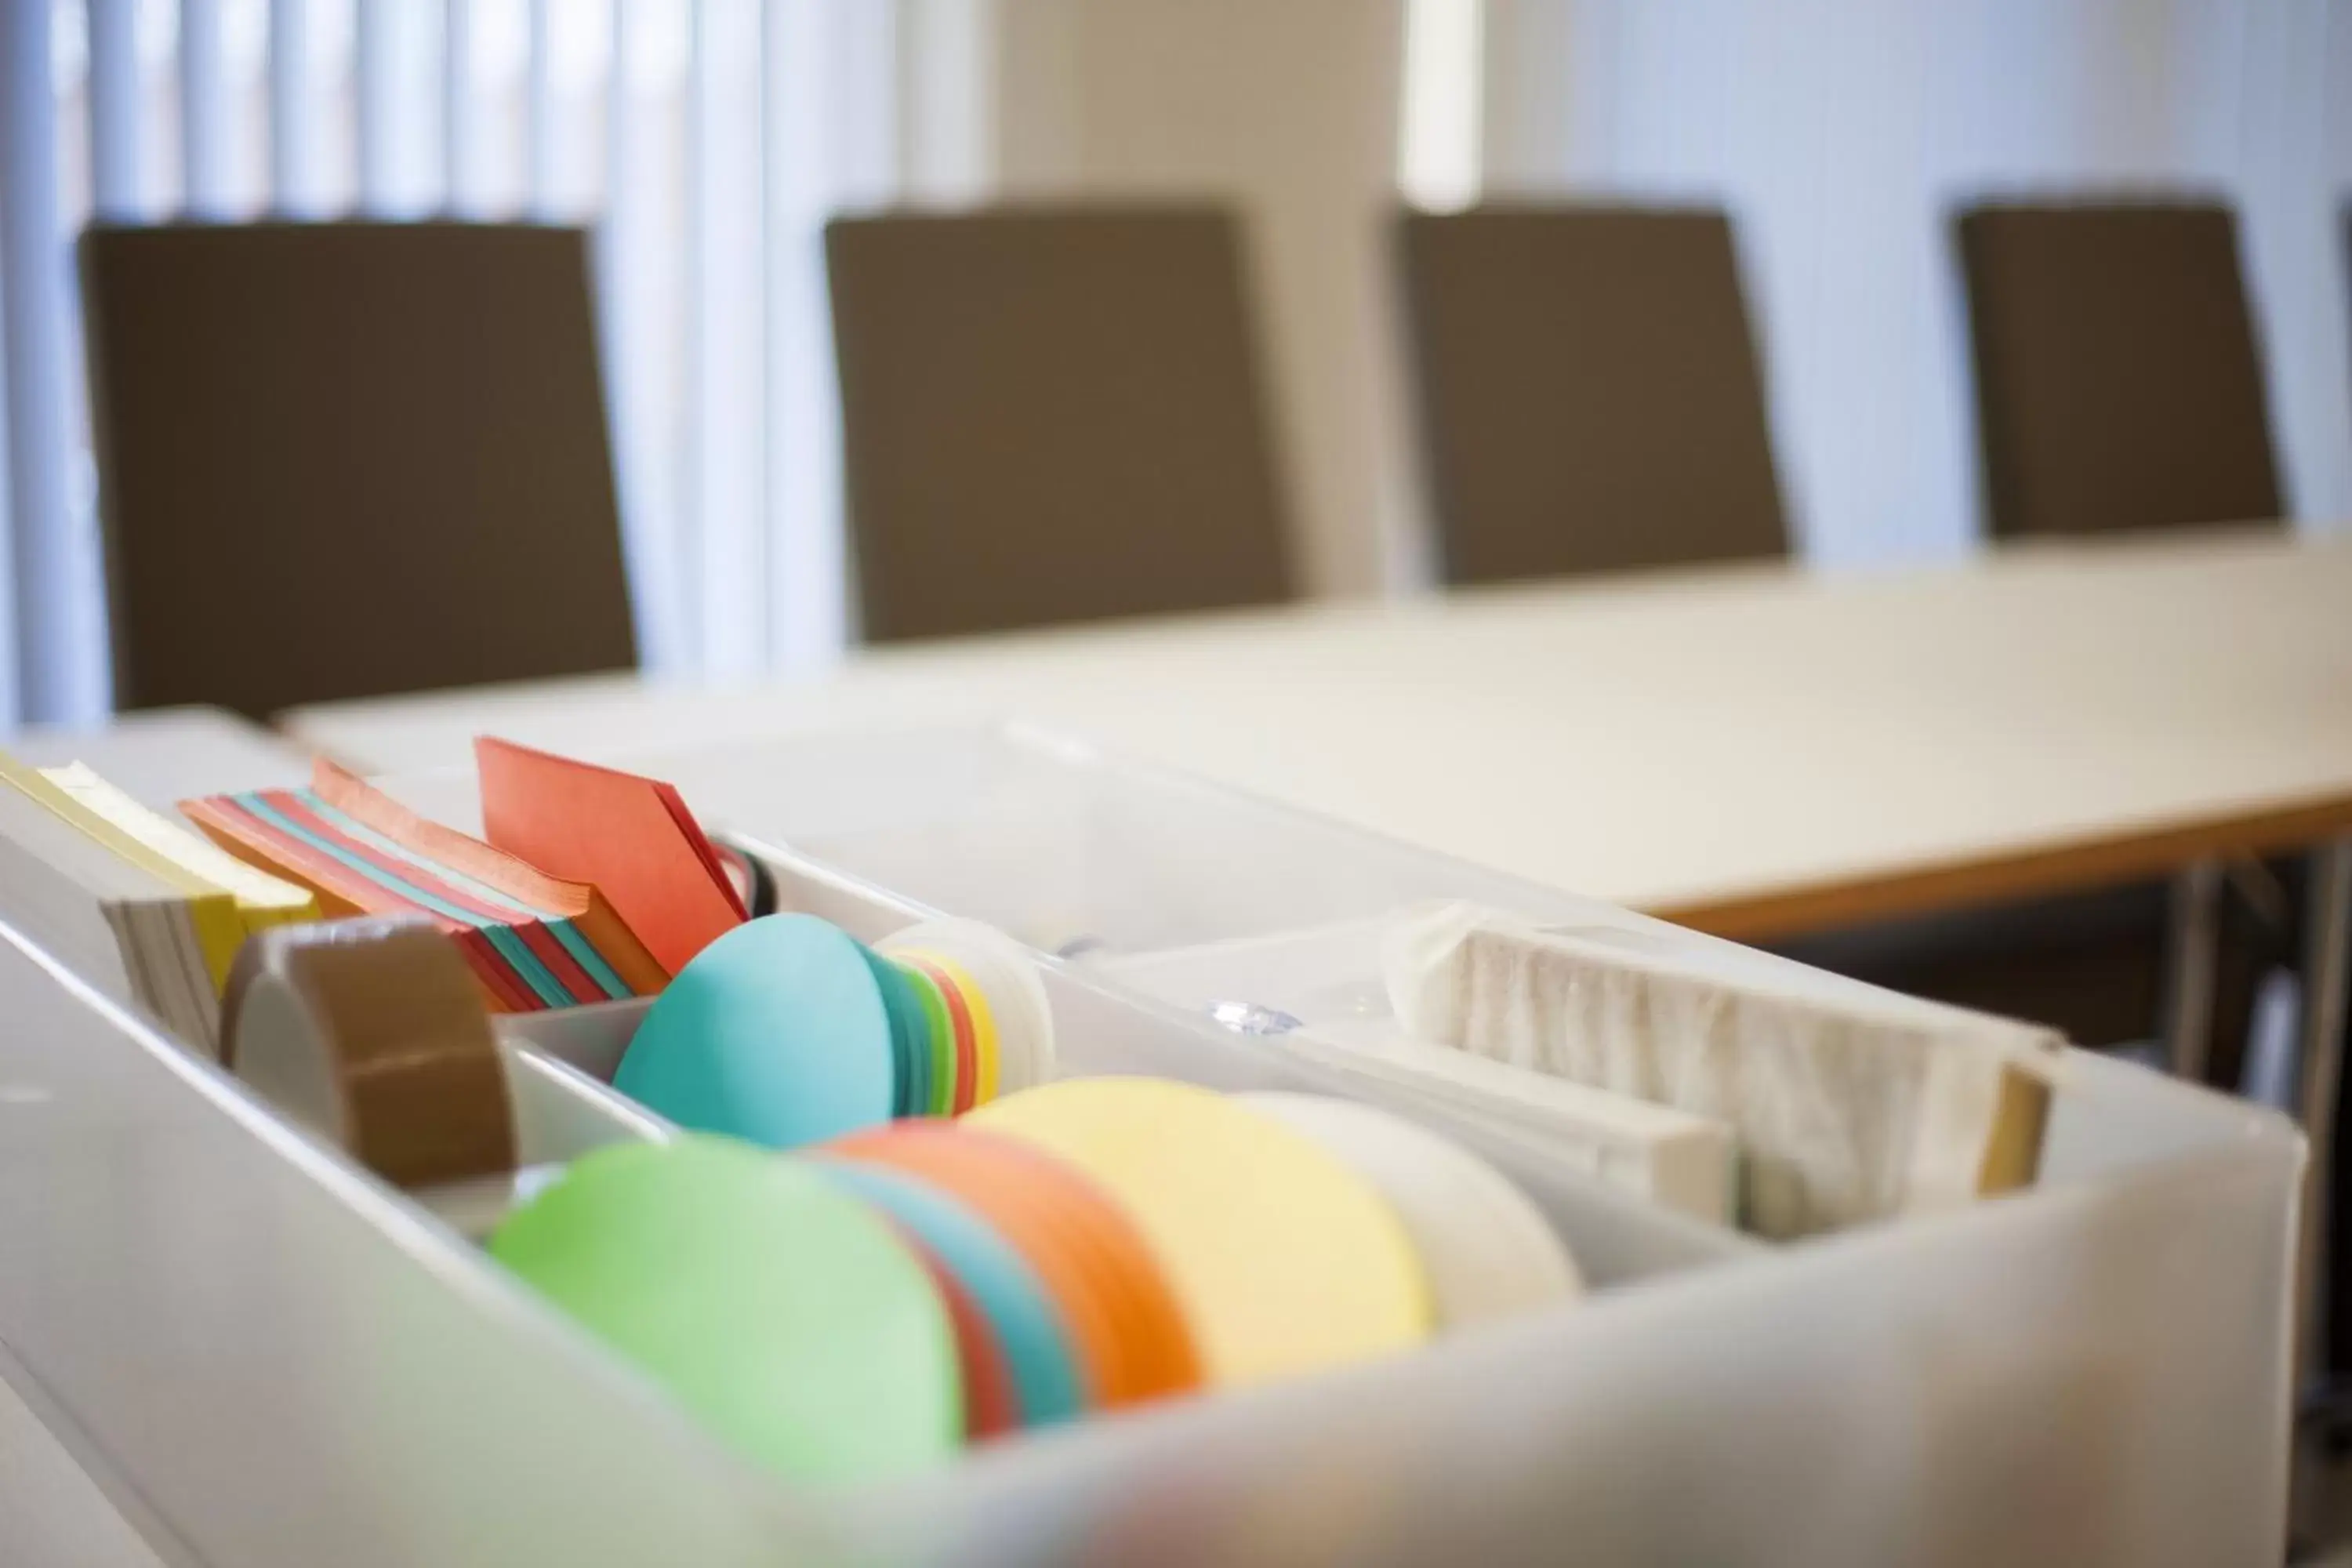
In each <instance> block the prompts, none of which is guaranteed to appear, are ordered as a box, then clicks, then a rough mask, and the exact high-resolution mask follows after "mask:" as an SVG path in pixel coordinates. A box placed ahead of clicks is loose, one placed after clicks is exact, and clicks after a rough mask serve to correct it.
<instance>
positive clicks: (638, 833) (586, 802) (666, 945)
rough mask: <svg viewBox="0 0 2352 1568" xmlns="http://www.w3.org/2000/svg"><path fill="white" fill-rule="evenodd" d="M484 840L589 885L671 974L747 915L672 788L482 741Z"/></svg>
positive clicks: (478, 747)
mask: <svg viewBox="0 0 2352 1568" xmlns="http://www.w3.org/2000/svg"><path fill="white" fill-rule="evenodd" d="M474 763H475V766H476V767H477V768H478V770H479V771H480V774H481V785H482V829H483V837H486V838H488V840H489V841H490V842H491V843H492V844H494V845H496V846H497V847H499V848H500V849H503V850H505V851H506V852H507V853H508V854H509V855H514V856H519V857H520V858H522V859H525V860H528V861H530V863H531V864H532V865H534V866H536V867H538V868H540V869H541V870H542V871H545V872H547V873H548V874H550V875H551V876H556V877H562V878H565V879H569V880H572V881H575V882H593V883H594V884H595V885H596V887H597V889H599V890H600V891H602V892H603V893H604V897H605V899H606V900H608V901H609V902H610V903H611V904H612V906H613V909H614V911H615V912H616V913H618V914H619V915H620V917H621V919H622V920H624V921H627V922H628V926H629V929H630V930H631V931H635V933H636V935H637V940H638V941H640V942H644V943H645V945H646V951H647V952H650V953H652V954H653V957H654V962H655V963H658V964H660V965H661V966H662V968H664V969H666V970H667V971H668V972H669V973H672V974H675V973H677V972H678V971H679V970H681V969H683V968H685V967H686V965H687V963H688V961H689V960H690V959H692V958H693V957H694V955H695V954H696V953H698V952H701V951H702V950H703V948H705V947H706V946H708V945H709V943H710V942H714V941H716V940H717V939H718V938H719V937H720V936H722V935H724V934H725V933H727V932H728V931H732V930H733V929H734V928H735V927H737V926H739V925H740V924H742V923H743V921H746V920H748V919H750V918H751V916H750V914H749V912H748V911H746V910H744V908H743V902H742V900H740V899H739V898H738V897H736V894H735V886H734V884H733V883H732V882H730V881H729V880H728V879H727V872H726V870H725V868H723V867H722V866H721V865H720V864H719V855H718V852H717V851H716V850H714V849H713V848H712V847H710V840H709V839H708V838H706V837H703V834H702V829H701V828H700V827H699V826H697V825H696V823H695V820H694V816H693V814H692V813H690V812H688V810H687V809H686V803H685V802H684V801H683V800H680V799H679V798H678V794H677V791H676V790H675V789H672V788H671V787H670V786H669V785H668V784H662V783H660V782H658V781H656V780H654V779H649V778H641V777H639V776H638V775H637V774H635V773H622V772H620V771H619V770H617V769H614V768H600V767H597V766H595V765H594V764H593V763H582V762H575V761H573V760H572V759H571V758H569V757H557V756H551V755H550V754H548V753H547V752H536V751H533V750H531V749H530V747H528V746H518V745H516V744H515V743H514V742H511V741H500V740H496V739H493V738H492V737H490V736H488V735H482V736H478V737H476V739H475V741H474Z"/></svg>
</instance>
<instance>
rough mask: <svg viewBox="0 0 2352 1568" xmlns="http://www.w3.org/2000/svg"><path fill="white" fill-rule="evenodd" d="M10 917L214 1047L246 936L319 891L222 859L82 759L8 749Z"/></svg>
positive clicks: (299, 913) (0, 805)
mask: <svg viewBox="0 0 2352 1568" xmlns="http://www.w3.org/2000/svg"><path fill="white" fill-rule="evenodd" d="M0 779H5V781H6V785H7V787H5V788H0V857H5V865H0V912H5V916H6V918H7V919H8V920H9V921H11V922H12V923H14V924H15V925H16V926H17V927H18V928H19V929H20V930H22V931H25V933H26V935H28V936H30V937H32V938H33V939H34V940H35V941H36V942H40V943H41V944H42V945H44V946H45V947H47V948H48V949H49V950H50V951H51V952H55V953H56V954H57V955H58V957H59V958H61V959H63V960H65V961H66V962H67V963H68V964H70V965H72V966H73V967H74V968H75V969H76V970H77V971H79V973H81V974H83V975H84V976H85V977H87V978H89V979H91V980H93V981H95V982H96V983H97V984H100V986H102V987H104V988H105V989H107V990H108V991H109V992H110V993H111V994H114V995H115V996H117V997H119V998H121V999H122V1000H125V1001H130V1002H134V1003H136V1004H138V1005H141V1006H143V1007H145V1008H146V1009H147V1010H148V1011H150V1012H152V1013H153V1014H154V1015H155V1016H157V1017H159V1018H161V1019H162V1020H163V1023H164V1024H165V1026H168V1027H169V1028H171V1029H172V1030H173V1032H174V1033H176V1034H177V1035H179V1036H180V1037H181V1038H182V1039H183V1040H184V1041H185V1042H187V1043H188V1044H190V1045H192V1046H194V1047H198V1048H200V1049H202V1050H205V1051H206V1052H211V1051H213V1050H215V1049H216V1047H217V1044H218V1038H219V1032H220V1001H219V998H220V989H221V986H222V985H223V984H226V981H227V978H228V972H229V965H230V963H231V962H232V961H233V960H234V959H235V958H236V952H237V949H238V948H239V947H240V946H241V945H243V943H244V942H245V938H246V936H247V933H248V932H251V931H258V930H262V929H264V928H266V927H268V926H271V925H277V924H282V923H284V922H286V921H300V920H310V919H315V918H316V917H317V915H318V906H317V904H316V902H315V901H314V900H312V899H311V897H310V894H309V892H308V891H307V890H306V889H302V888H299V887H295V886H291V885H289V884H287V883H285V882H282V881H280V880H278V879H277V878H274V877H270V876H267V875H264V874H263V873H261V872H259V871H257V870H255V869H253V868H250V867H247V866H244V865H241V864H239V863H238V862H236V860H234V859H232V858H229V857H227V856H225V855H223V854H221V853H220V852H219V851H218V850H217V849H215V848H214V847H213V846H211V845H210V844H207V843H205V841H204V840H203V839H202V838H199V837H196V836H195V835H194V834H193V833H190V832H189V831H187V829H185V828H184V827H181V826H178V825H176V824H174V823H173V822H171V821H169V820H167V819H166V818H164V817H163V816H160V815H158V814H157V813H155V812H153V811H151V810H149V809H148V808H147V807H145V806H143V805H140V804H139V803H138V802H137V801H134V800H132V799H131V797H130V796H128V795H124V794H123V793H122V792H121V791H120V790H118V789H115V788H114V787H113V786H111V785H110V784H107V783H106V782H105V781H104V780H103V779H100V777H98V775H97V774H95V773H91V772H90V771H89V769H88V768H86V767H83V766H81V765H80V764H79V763H76V764H74V765H72V766H70V767H65V768H56V769H51V770H49V771H47V773H44V772H41V771H38V770H36V769H33V768H29V767H26V766H25V765H24V764H23V763H19V762H17V761H16V759H14V758H12V757H7V756H5V754H0Z"/></svg>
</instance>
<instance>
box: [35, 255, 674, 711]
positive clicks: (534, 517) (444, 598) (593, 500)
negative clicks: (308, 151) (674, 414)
mask: <svg viewBox="0 0 2352 1568" xmlns="http://www.w3.org/2000/svg"><path fill="white" fill-rule="evenodd" d="M81 264H82V278H83V299H84V308H85V312H86V318H87V321H88V334H89V368H90V388H91V395H92V405H93V408H94V419H95V426H96V432H95V433H96V437H97V441H96V445H97V449H98V456H99V462H100V505H101V509H102V511H103V514H104V519H105V532H106V552H107V575H108V590H109V603H110V613H111V616H112V621H113V638H114V681H115V695H116V701H117V703H118V704H119V705H120V706H122V707H125V708H142V707H152V706H158V705H162V704H167V703H176V702H213V703H219V704H221V705H223V706H226V707H229V708H233V709H236V710H239V711H242V712H245V713H248V714H253V715H256V716H263V715H267V714H268V713H270V712H273V711H275V710H278V709H281V708H285V707H288V706H290V705H293V704H297V703H302V702H315V701H327V700H336V699H341V698H352V697H366V696H375V695H380V694H383V693H388V692H397V691H408V690H418V689H429V688H435V687H445V686H456V685H464V684H468V683H471V682H477V681H488V680H513V679H530V678H534V677H545V676H554V675H566V674H572V673H577V672H581V671H586V670H595V669H610V668H618V667H623V666H627V665H630V664H633V663H635V658H636V654H635V640H634V637H633V635H632V632H631V626H630V617H629V600H628V585H627V582H626V579H625V574H624V570H623V566H622V554H621V537H620V521H619V513H618V509H617V507H616V506H615V504H614V487H613V472H612V462H611V458H610V454H609V451H608V447H607V442H606V438H605V426H604V395H603V389H602V386H601V384H600V383H599V379H598V372H597V360H596V337H595V330H594V322H593V314H592V308H591V303H590V295H589V283H588V275H587V250H586V245H585V242H584V240H583V236H582V235H581V233H580V232H579V231H578V230H575V229H563V228H546V227H520V226H478V225H466V224H439V223H434V224H364V223H329V224H261V225H253V226H173V227H162V228H94V229H91V230H89V232H88V233H86V234H85V235H84V236H83V237H82V240H81Z"/></svg>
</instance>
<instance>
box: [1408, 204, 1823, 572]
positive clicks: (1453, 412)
mask: <svg viewBox="0 0 2352 1568" xmlns="http://www.w3.org/2000/svg"><path fill="white" fill-rule="evenodd" d="M1400 237H1401V244H1400V252H1401V258H1402V268H1403V280H1404V297H1405V302H1406V315H1407V319H1408V323H1409V336H1410V338H1411V341H1412V358H1413V361H1414V364H1415V379H1416V381H1417V383H1418V386H1419V402H1420V410H1421V430H1422V446H1423V458H1424V470H1425V473H1426V477H1427V482H1428V489H1429V491H1430V497H1431V501H1432V506H1433V512H1434V521H1435V524H1436V530H1437V535H1438V540H1439V546H1440V548H1439V552H1438V554H1439V559H1440V561H1441V563H1442V566H1443V574H1444V577H1445V579H1446V580H1447V581H1448V582H1452V583H1480V582H1492V581H1497V580H1504V579H1510V578H1521V577H1548V576H1558V575H1564V574H1573V573H1581V572H1600V571H1610V570H1614V569H1618V568H1623V567H1635V566H1656V565H1669V564H1676V563H1691V562H1701V561H1720V560H1736V559H1741V558H1748V557H1768V556H1777V555H1784V554H1786V553H1787V552H1788V547H1789V536H1788V526H1787V522H1786V521H1785V519H1784V517H1783V514H1782V511H1781V506H1780V483H1779V480H1778V479H1777V477H1776V475H1775V473H1774V469H1773V465H1772V444H1771V437H1770V434H1769V430H1768V429H1767V426H1766V418H1765V403H1764V392H1763V384H1762V378H1761V374H1760V373H1759V368H1758V363H1757V354H1756V345H1755V341H1754V338H1753V336H1752V334H1751V332H1750V331H1749V326H1748V311H1747V308H1746V306H1745V304H1744V303H1743V301H1742V298H1741V294H1740V288H1739V274H1738V261H1737V258H1736V257H1735V255H1734V253H1733V246H1732V236H1731V226H1730V224H1729V222H1728V221H1727V219H1726V218H1725V217H1724V216H1723V215H1722V214H1721V213H1719V212H1712V211H1692V210H1674V209H1664V208H1633V207H1609V206H1594V205H1543V206H1496V207H1486V208H1480V209H1476V210H1473V211H1470V212H1465V213H1456V214H1448V215H1434V214H1419V213H1415V214H1408V215H1406V216H1405V217H1404V218H1403V219H1402V222H1401V225H1400Z"/></svg>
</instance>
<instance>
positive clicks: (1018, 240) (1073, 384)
mask: <svg viewBox="0 0 2352 1568" xmlns="http://www.w3.org/2000/svg"><path fill="white" fill-rule="evenodd" d="M825 257H826V265H827V271H828V276H829V278H830V281H831V288H832V295H833V316H834V341H835V353H836V355H837V358H838V362H839V368H840V375H841V406H842V427H843V446H844V450H845V459H846V470H847V471H846V489H847V493H848V510H849V517H850V528H851V534H852V538H853V540H854V541H855V545H856V565H857V583H858V593H859V597H860V601H861V604H862V607H863V611H864V634H865V636H866V638H868V639H869V640H872V641H877V642H879V641H890V640H896V639H899V638H906V637H945V636H952V635H957V634H962V633H970V632H987V631H995V630H1000V629H1003V628H1008V627H1016V626H1040V625H1045V624H1049V623H1055V622H1066V621H1082V620H1097V619H1103V618H1107V617H1111V616H1150V615H1164V614H1170V613H1174V612H1180V611H1186V610H1200V609H1208V608H1213V607H1218V606H1225V605H1255V604H1265V603H1267V602H1270V601H1274V600H1279V599H1283V598H1286V597H1288V596H1289V595H1290V594H1291V592H1292V578H1291V567H1290V562H1289V554H1288V548H1287V542H1286V531H1285V512H1284V508H1283V504H1282V497H1281V489H1280V484H1279V482H1278V480H1277V479H1276V459H1275V454H1274V450H1273V446H1272V443H1271V440H1270V439H1269V437H1268V434H1267V416H1266V392H1265V385H1264V374H1263V371H1262V367H1261V365H1260V363H1259V357H1258V349H1257V346H1256V343H1255V340H1254V337H1253V333H1252V328H1251V321H1250V315H1249V310H1248V307H1247V302H1246V291H1245V289H1244V271H1243V260H1242V250H1241V243H1240V236H1239V232H1238V227H1237V226H1236V224H1235V222H1234V218H1233V217H1232V216H1230V215H1229V214H1227V213H1225V212H1223V211H1221V210H1218V209H1214V208H1209V207H1166V208H1145V207H1091V206H1089V207H1070V208H1037V209H1032V210H1022V209H1003V210H998V211H993V212H987V213H980V214H972V215H959V216H898V215H893V216H879V217H866V218H845V219H837V220H835V222H833V223H831V224H829V225H828V226H826V229H825Z"/></svg>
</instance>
